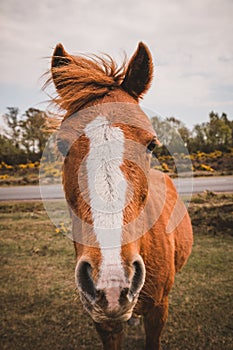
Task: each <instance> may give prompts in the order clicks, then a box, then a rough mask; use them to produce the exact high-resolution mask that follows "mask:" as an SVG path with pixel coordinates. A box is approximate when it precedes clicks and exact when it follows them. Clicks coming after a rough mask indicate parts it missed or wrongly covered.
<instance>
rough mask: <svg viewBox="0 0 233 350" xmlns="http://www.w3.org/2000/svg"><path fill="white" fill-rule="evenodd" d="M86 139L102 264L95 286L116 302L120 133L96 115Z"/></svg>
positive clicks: (122, 186)
mask: <svg viewBox="0 0 233 350" xmlns="http://www.w3.org/2000/svg"><path fill="white" fill-rule="evenodd" d="M85 134H86V136H87V137H88V138H89V141H90V151H89V154H88V156H87V160H86V167H87V176H88V189H89V197H90V205H91V211H92V219H93V226H94V232H95V234H96V238H97V240H98V242H99V245H100V249H101V254H102V264H101V269H100V277H99V281H98V284H97V288H98V289H106V297H107V299H108V303H109V307H110V308H115V307H116V306H117V304H118V301H117V300H118V297H119V293H120V287H123V286H124V285H125V284H126V281H125V275H124V270H123V266H122V260H121V238H122V226H123V210H124V207H125V198H126V188H127V182H126V179H125V178H124V175H123V173H122V171H121V169H120V166H121V165H122V163H123V156H124V133H123V131H122V130H121V129H120V128H118V127H112V126H110V124H109V122H108V121H107V119H106V118H105V117H103V116H98V117H97V118H96V119H95V120H93V121H92V122H90V123H89V124H88V125H87V126H86V128H85Z"/></svg>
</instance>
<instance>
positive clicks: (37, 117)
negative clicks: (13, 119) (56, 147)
mask: <svg viewBox="0 0 233 350" xmlns="http://www.w3.org/2000/svg"><path fill="white" fill-rule="evenodd" d="M46 119H47V115H46V113H45V112H43V111H41V110H39V109H35V108H29V109H28V110H27V111H26V112H25V113H24V115H23V120H22V121H21V123H20V127H21V130H22V145H23V146H24V147H25V148H26V150H27V153H28V154H30V153H34V154H35V153H36V154H39V155H40V156H41V155H42V152H43V149H44V146H45V144H46V141H47V139H48V136H49V134H48V132H46V131H45V124H46Z"/></svg>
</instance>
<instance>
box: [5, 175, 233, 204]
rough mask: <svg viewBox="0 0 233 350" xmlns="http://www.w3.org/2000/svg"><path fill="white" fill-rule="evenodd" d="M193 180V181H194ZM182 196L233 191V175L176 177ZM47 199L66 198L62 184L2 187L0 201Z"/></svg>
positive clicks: (176, 183) (175, 180)
mask: <svg viewBox="0 0 233 350" xmlns="http://www.w3.org/2000/svg"><path fill="white" fill-rule="evenodd" d="M192 182H193V183H192ZM174 183H175V185H176V187H177V190H178V192H179V194H180V195H181V196H185V195H189V196H190V195H191V194H192V193H201V192H203V191H205V190H208V191H213V192H233V176H219V177H217V176H214V177H199V178H193V179H189V178H184V179H182V178H179V179H174ZM41 197H43V198H44V199H47V200H52V199H62V198H64V195H63V191H62V188H61V186H60V185H46V186H42V187H41V188H40V187H39V186H14V187H1V188H0V201H8V200H40V199H41Z"/></svg>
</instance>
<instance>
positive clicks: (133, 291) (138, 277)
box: [128, 260, 145, 301]
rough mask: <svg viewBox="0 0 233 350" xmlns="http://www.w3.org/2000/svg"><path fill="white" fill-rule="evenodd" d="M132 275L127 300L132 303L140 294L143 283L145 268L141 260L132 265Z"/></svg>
mask: <svg viewBox="0 0 233 350" xmlns="http://www.w3.org/2000/svg"><path fill="white" fill-rule="evenodd" d="M133 268H134V275H133V279H132V282H131V285H130V289H129V293H128V299H129V301H132V300H133V299H134V298H135V296H136V295H137V294H138V293H139V292H140V290H141V288H142V286H143V284H144V282H145V266H144V263H143V261H142V260H136V261H134V263H133Z"/></svg>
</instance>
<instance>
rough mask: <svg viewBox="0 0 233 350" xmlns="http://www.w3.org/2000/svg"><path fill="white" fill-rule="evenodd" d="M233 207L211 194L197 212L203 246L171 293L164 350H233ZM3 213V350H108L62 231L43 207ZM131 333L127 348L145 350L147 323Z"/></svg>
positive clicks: (2, 208)
mask: <svg viewBox="0 0 233 350" xmlns="http://www.w3.org/2000/svg"><path fill="white" fill-rule="evenodd" d="M210 203H211V205H210ZM232 203H233V197H232V196H231V195H222V196H221V195H218V196H216V195H213V194H209V193H207V194H206V195H205V196H198V197H196V198H195V199H194V201H193V202H192V204H191V206H190V213H191V216H192V218H193V221H194V233H195V244H194V247H193V253H192V255H191V257H190V259H189V262H188V264H187V265H186V266H185V268H184V269H183V270H182V272H181V273H180V274H178V275H177V277H176V281H175V286H174V288H173V290H172V293H171V295H170V309H169V319H168V322H167V325H166V328H165V330H164V333H163V349H164V350H168V349H169V350H170V349H172V350H176V349H177V350H189V349H190V350H191V349H192V350H193V349H198V350H202V349H203V350H204V349H205V350H206V349H209V350H210V349H211V350H214V349H216V350H220V349H223V350H230V349H232V343H233V339H232V338H233V335H232V334H233V322H232V321H233V320H232V310H233V298H232V265H233V254H232V248H233V238H232V236H231V235H230V233H231V231H230V214H232V211H233V204H232ZM213 208H215V210H213ZM226 208H227V209H226ZM224 213H225V214H227V215H226V216H227V220H226V221H224V219H221V220H222V221H221V225H220V227H218V231H217V232H216V230H215V226H216V222H218V220H217V219H218V217H222V218H224ZM0 214H1V219H0V229H1V240H0V256H1V258H0V259H1V260H0V264H1V266H0V268H1V274H0V276H1V284H0V307H1V314H0V320H1V321H0V322H1V327H0V348H1V349H2V350H4V349H7V350H8V349H11V350H23V349H27V350H31V349H33V350H37V349H38V350H39V349H40V350H45V349H46V350H48V349H49V350H50V349H54V350H61V349H64V350H93V349H97V350H98V349H101V344H100V341H99V338H98V336H97V334H96V332H95V331H94V327H93V325H92V321H91V319H90V318H89V316H88V315H87V314H86V313H85V312H84V311H83V308H82V305H81V304H80V301H79V298H78V297H77V296H76V292H75V286H74V267H75V256H74V249H73V244H72V242H71V241H70V240H69V239H68V238H66V237H64V236H62V235H61V234H58V233H56V231H55V228H54V226H53V225H52V224H51V223H50V221H49V219H48V217H47V215H46V213H45V211H44V209H43V206H42V204H41V203H40V202H30V203H13V202H12V203H10V202H9V203H0ZM211 225H212V226H211ZM224 225H225V226H224ZM207 227H208V228H209V229H208V230H207ZM231 229H232V221H231ZM125 331H126V337H125V341H124V347H123V348H124V349H127V350H132V349H134V350H139V349H142V348H143V343H144V332H143V327H142V324H141V325H139V326H137V327H134V326H133V327H132V326H131V327H129V326H126V329H125Z"/></svg>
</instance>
